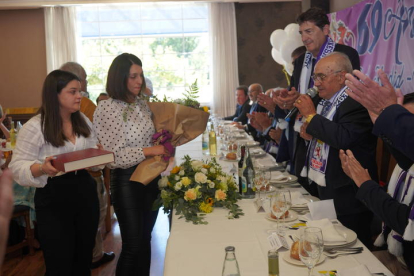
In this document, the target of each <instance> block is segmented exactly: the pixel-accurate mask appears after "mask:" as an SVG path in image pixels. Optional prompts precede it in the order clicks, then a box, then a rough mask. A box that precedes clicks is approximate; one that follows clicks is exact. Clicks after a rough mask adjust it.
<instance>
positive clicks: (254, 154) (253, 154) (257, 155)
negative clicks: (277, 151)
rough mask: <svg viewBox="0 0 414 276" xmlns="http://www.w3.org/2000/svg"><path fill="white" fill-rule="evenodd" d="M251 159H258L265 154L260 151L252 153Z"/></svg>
mask: <svg viewBox="0 0 414 276" xmlns="http://www.w3.org/2000/svg"><path fill="white" fill-rule="evenodd" d="M250 154H251V156H252V157H259V156H265V155H266V152H264V151H263V150H261V151H252V152H251V153H250Z"/></svg>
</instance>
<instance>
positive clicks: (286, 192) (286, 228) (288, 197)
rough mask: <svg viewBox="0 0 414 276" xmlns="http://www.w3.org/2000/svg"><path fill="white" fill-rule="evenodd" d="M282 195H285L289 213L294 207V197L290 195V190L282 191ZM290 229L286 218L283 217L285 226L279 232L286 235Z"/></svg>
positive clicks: (280, 227)
mask: <svg viewBox="0 0 414 276" xmlns="http://www.w3.org/2000/svg"><path fill="white" fill-rule="evenodd" d="M280 193H283V194H284V195H285V200H286V211H289V210H290V207H292V196H291V194H290V191H289V190H282V191H280ZM288 229H289V227H287V225H286V216H283V225H282V226H279V231H280V232H281V233H285V232H286V231H287V230H288Z"/></svg>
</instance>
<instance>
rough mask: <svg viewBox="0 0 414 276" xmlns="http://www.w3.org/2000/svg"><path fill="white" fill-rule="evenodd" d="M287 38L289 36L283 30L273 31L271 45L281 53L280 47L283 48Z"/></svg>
mask: <svg viewBox="0 0 414 276" xmlns="http://www.w3.org/2000/svg"><path fill="white" fill-rule="evenodd" d="M286 38H287V34H286V32H285V31H284V30H282V29H277V30H275V31H273V33H272V34H271V35H270V44H272V46H273V48H275V49H276V50H278V51H280V47H281V46H282V43H283V41H285V39H286Z"/></svg>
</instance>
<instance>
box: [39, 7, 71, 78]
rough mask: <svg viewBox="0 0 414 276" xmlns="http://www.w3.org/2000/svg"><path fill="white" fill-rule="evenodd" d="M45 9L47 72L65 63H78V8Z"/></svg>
mask: <svg viewBox="0 0 414 276" xmlns="http://www.w3.org/2000/svg"><path fill="white" fill-rule="evenodd" d="M44 9H45V31H46V60H47V72H48V73H50V72H51V71H53V70H55V69H58V68H59V67H60V66H61V65H62V64H63V63H65V62H68V61H77V57H76V53H77V51H76V8H75V7H47V8H44Z"/></svg>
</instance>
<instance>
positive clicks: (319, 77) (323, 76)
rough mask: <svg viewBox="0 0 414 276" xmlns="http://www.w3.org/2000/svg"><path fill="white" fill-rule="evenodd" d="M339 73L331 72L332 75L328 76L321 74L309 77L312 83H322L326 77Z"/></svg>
mask: <svg viewBox="0 0 414 276" xmlns="http://www.w3.org/2000/svg"><path fill="white" fill-rule="evenodd" d="M339 72H342V70H339V71H335V72H332V73H330V74H328V75H325V74H322V73H319V74H314V75H312V76H311V78H312V79H313V81H314V82H315V81H319V82H323V81H324V80H325V79H326V77H327V76H330V75H333V74H337V73H339Z"/></svg>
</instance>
